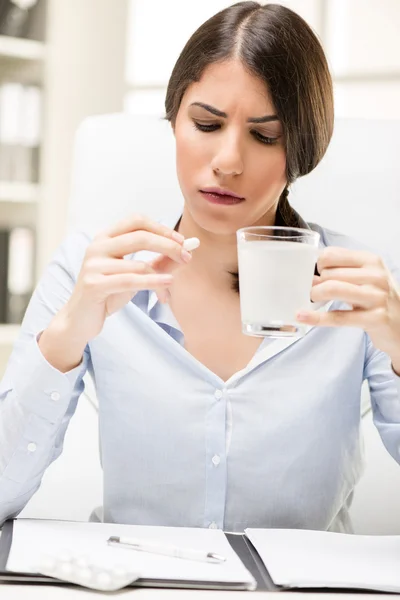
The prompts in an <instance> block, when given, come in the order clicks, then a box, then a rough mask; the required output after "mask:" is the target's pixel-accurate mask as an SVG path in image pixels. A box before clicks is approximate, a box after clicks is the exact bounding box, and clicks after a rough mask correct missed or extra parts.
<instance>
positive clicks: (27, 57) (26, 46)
mask: <svg viewBox="0 0 400 600" xmlns="http://www.w3.org/2000/svg"><path fill="white" fill-rule="evenodd" d="M45 56H46V46H45V44H44V43H43V42H37V41H35V40H26V39H19V38H14V37H9V36H6V35H0V59H2V60H3V61H4V60H9V61H10V60H16V61H21V60H24V61H36V62H37V61H43V60H44V59H45Z"/></svg>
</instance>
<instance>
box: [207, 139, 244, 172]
mask: <svg viewBox="0 0 400 600" xmlns="http://www.w3.org/2000/svg"><path fill="white" fill-rule="evenodd" d="M211 166H212V169H213V171H214V172H215V173H218V174H220V175H240V174H241V173H242V172H243V157H242V152H241V149H240V144H239V141H238V140H232V138H231V139H230V140H225V141H224V142H223V143H221V146H220V148H219V151H218V152H217V153H216V155H215V156H214V158H213V160H212V164H211Z"/></svg>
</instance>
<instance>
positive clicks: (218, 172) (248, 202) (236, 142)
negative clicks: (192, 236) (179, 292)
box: [174, 60, 286, 234]
mask: <svg viewBox="0 0 400 600" xmlns="http://www.w3.org/2000/svg"><path fill="white" fill-rule="evenodd" d="M174 129H175V137H176V155H177V159H176V160H177V172H178V178H179V183H180V186H181V189H182V193H183V196H184V198H185V201H186V210H188V211H189V212H190V215H191V217H192V219H193V220H194V221H195V222H196V223H197V225H198V226H199V227H201V228H202V229H205V230H207V231H209V232H210V233H215V234H234V233H235V232H236V230H237V229H239V228H240V227H246V226H250V225H255V224H257V225H263V224H265V225H271V224H273V223H274V219H275V211H276V205H277V202H278V200H279V196H280V194H281V192H282V191H283V189H284V187H285V185H286V155H285V149H284V139H283V134H282V125H281V124H280V122H279V121H278V120H277V117H276V113H275V108H274V106H273V104H272V101H271V98H270V97H269V93H268V90H267V88H266V86H265V83H264V82H263V81H262V80H261V79H259V78H257V77H256V76H254V75H251V74H250V73H249V72H247V71H246V70H245V69H244V68H243V66H242V64H241V63H240V62H239V61H237V60H230V61H226V62H222V63H214V64H212V65H210V66H208V67H207V68H206V69H205V71H204V73H203V75H202V77H201V79H200V81H198V82H195V83H192V84H191V85H190V86H189V87H188V89H187V90H186V92H185V94H184V96H183V99H182V102H181V105H180V108H179V111H178V115H177V118H176V122H175V127H174ZM207 190H208V192H209V193H207ZM218 192H220V193H221V194H218ZM223 192H226V193H227V194H228V195H222V193H223ZM229 193H231V194H235V195H236V196H238V197H236V198H235V197H232V196H230V195H229Z"/></svg>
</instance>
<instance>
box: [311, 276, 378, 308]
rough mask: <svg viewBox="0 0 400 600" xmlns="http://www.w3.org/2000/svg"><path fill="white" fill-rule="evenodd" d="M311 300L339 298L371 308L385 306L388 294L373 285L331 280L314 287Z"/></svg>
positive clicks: (326, 300)
mask: <svg viewBox="0 0 400 600" xmlns="http://www.w3.org/2000/svg"><path fill="white" fill-rule="evenodd" d="M311 300H312V301H313V302H329V301H330V300H339V301H341V302H346V303H347V304H353V305H356V306H360V307H361V308H365V309H369V308H376V307H378V306H384V305H385V303H386V301H387V294H386V293H385V292H384V291H383V290H380V289H378V288H376V287H374V286H372V285H354V284H352V283H347V282H345V281H335V280H329V281H324V282H323V283H320V284H319V285H316V286H314V287H313V288H312V290H311Z"/></svg>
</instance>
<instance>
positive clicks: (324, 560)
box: [245, 529, 400, 592]
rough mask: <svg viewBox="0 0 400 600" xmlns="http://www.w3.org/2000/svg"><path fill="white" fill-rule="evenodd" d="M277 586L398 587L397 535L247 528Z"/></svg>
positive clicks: (399, 551) (399, 553)
mask: <svg viewBox="0 0 400 600" xmlns="http://www.w3.org/2000/svg"><path fill="white" fill-rule="evenodd" d="M245 533H246V535H247V537H248V538H249V540H250V541H251V543H252V544H253V545H254V547H255V548H256V550H257V552H258V553H259V555H260V557H261V559H262V561H263V562H264V564H265V565H266V567H267V569H268V572H269V574H270V576H271V578H272V580H273V581H274V583H275V584H276V585H280V586H288V587H334V588H337V587H343V588H359V589H371V590H380V591H388V592H400V536H398V535H388V536H369V535H352V534H343V533H333V532H326V531H310V530H301V529H246V531H245Z"/></svg>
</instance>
